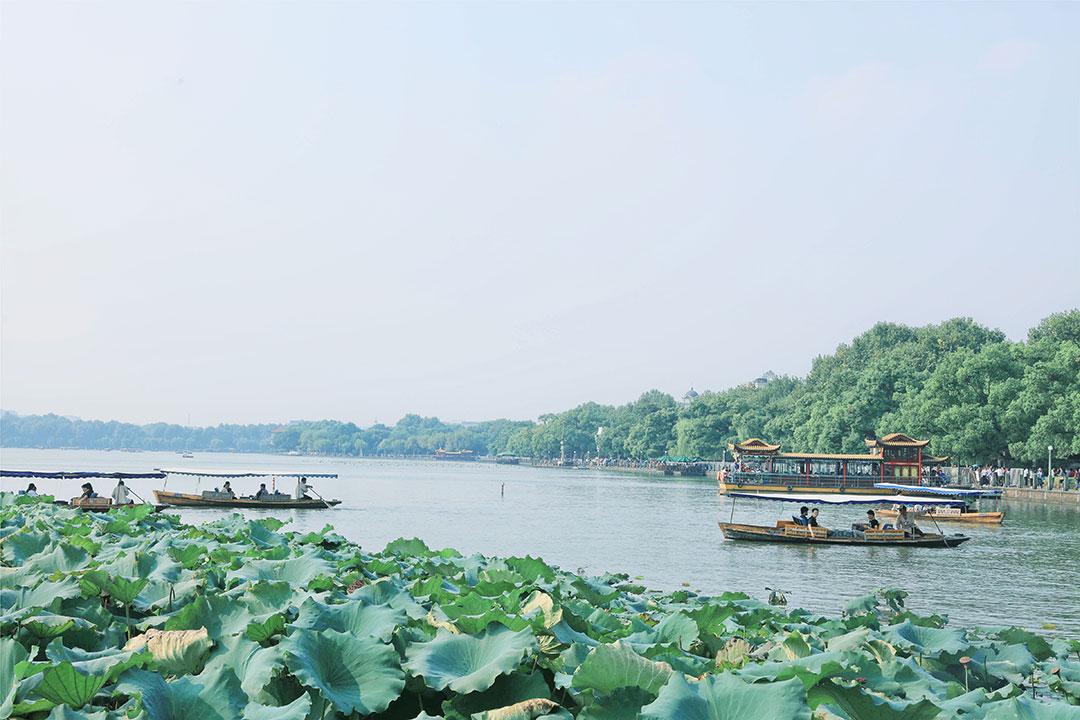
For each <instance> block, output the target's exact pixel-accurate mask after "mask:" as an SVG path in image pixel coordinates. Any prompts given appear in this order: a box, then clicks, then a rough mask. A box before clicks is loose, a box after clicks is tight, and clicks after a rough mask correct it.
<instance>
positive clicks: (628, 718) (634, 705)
mask: <svg viewBox="0 0 1080 720" xmlns="http://www.w3.org/2000/svg"><path fill="white" fill-rule="evenodd" d="M655 699H656V694H655V693H648V692H645V691H644V690H642V689H641V688H636V687H628V688H619V689H618V690H615V691H614V692H610V693H605V694H603V695H600V696H599V697H593V698H591V699H590V700H589V701H588V702H587V703H586V704H585V707H584V708H583V709H582V711H581V713H580V714H579V715H578V718H577V720H637V718H638V717H640V716H641V708H642V707H644V706H645V705H648V704H649V703H651V702H652V701H653V700H655Z"/></svg>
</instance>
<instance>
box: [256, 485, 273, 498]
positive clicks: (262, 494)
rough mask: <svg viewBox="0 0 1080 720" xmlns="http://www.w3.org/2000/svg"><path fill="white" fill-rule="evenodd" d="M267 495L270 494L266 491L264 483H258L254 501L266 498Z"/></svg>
mask: <svg viewBox="0 0 1080 720" xmlns="http://www.w3.org/2000/svg"><path fill="white" fill-rule="evenodd" d="M269 494H270V493H269V491H267V489H266V483H259V490H258V492H256V493H255V499H256V500H262V499H263V498H264V497H266V496H267V495H269Z"/></svg>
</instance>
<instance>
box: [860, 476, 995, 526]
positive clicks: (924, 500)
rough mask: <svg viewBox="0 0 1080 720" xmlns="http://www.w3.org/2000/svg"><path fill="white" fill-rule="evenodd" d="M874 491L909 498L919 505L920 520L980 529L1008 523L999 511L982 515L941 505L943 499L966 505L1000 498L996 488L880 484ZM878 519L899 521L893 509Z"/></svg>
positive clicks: (952, 506)
mask: <svg viewBox="0 0 1080 720" xmlns="http://www.w3.org/2000/svg"><path fill="white" fill-rule="evenodd" d="M874 487H877V488H881V489H882V490H891V491H893V492H897V493H900V494H901V495H903V496H904V497H906V498H908V500H907V502H908V503H913V502H917V503H919V506H918V509H917V510H916V511H915V514H916V515H917V516H918V517H925V518H930V519H933V520H940V521H941V522H953V523H978V524H980V525H1000V524H1001V523H1002V522H1004V520H1005V513H1004V512H1002V511H1000V510H994V511H979V510H974V509H972V508H971V506H970V505H968V504H967V503H966V502H965V504H963V505H960V506H954V505H947V504H944V503H942V502H940V499H941V498H957V499H961V500H965V501H968V500H979V499H980V498H1000V497H1001V490H999V489H996V488H995V489H992V490H984V489H973V488H949V487H926V486H924V485H898V484H895V483H877V484H876V485H875V486H874ZM878 515H880V516H881V517H883V518H887V519H892V518H894V517H896V515H897V512H896V510H894V509H883V510H880V511H879V512H878Z"/></svg>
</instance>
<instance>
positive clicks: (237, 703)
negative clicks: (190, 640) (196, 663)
mask: <svg viewBox="0 0 1080 720" xmlns="http://www.w3.org/2000/svg"><path fill="white" fill-rule="evenodd" d="M116 691H117V692H120V693H123V694H124V695H132V696H136V697H139V698H140V699H141V702H142V707H143V709H144V710H145V711H146V715H147V717H148V718H150V719H151V720H196V719H197V720H236V718H239V717H242V715H241V713H242V712H243V709H244V706H245V705H246V704H247V697H246V696H245V695H244V691H243V690H241V689H240V681H239V680H237V678H236V675H235V674H234V673H233V672H232V670H228V669H223V670H220V671H218V672H215V673H213V674H210V673H206V672H205V671H204V672H203V673H202V674H201V675H199V676H197V677H192V676H190V675H186V676H184V677H181V678H177V679H176V680H173V681H171V682H165V679H164V678H163V677H161V675H159V674H157V673H152V672H147V671H145V670H130V671H128V672H126V673H124V675H123V676H122V677H121V678H120V682H118V683H117V684H116Z"/></svg>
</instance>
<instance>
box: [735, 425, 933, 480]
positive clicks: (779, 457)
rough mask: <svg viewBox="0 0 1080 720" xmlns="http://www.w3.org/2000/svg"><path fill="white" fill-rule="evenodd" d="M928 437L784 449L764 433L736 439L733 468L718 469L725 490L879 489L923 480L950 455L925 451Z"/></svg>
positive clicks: (896, 435)
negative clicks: (854, 448) (860, 448)
mask: <svg viewBox="0 0 1080 720" xmlns="http://www.w3.org/2000/svg"><path fill="white" fill-rule="evenodd" d="M929 443H930V441H929V440H916V439H915V438H912V437H911V436H909V435H905V434H903V433H890V434H888V435H885V436H884V437H881V438H869V439H867V440H866V441H865V444H866V447H867V452H866V453H807V452H781V451H780V446H779V445H771V444H769V443H768V442H766V441H764V440H762V439H761V438H750V439H749V440H744V441H742V442H738V443H731V444H729V445H728V448H729V449H730V450H731V452H732V454H733V456H734V458H735V461H734V464H733V466H732V468H731V470H730V471H729V470H721V471H720V472H718V473H717V481H718V482H719V485H720V487H719V492H720V494H726V493H728V492H731V491H736V492H737V491H742V490H753V491H755V492H761V493H767V492H775V493H824V494H835V493H853V494H867V495H875V494H880V492H881V490H880V489H879V488H878V487H876V484H877V483H884V482H908V483H915V484H916V485H920V486H921V485H922V484H923V482H924V480H925V479H926V477H927V475H928V473H927V470H926V469H927V468H930V467H933V466H937V465H942V464H943V463H945V462H946V461H947V460H948V458H947V457H935V456H933V455H930V454H928V453H926V452H925V451H926V447H927V445H928V444H929Z"/></svg>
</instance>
